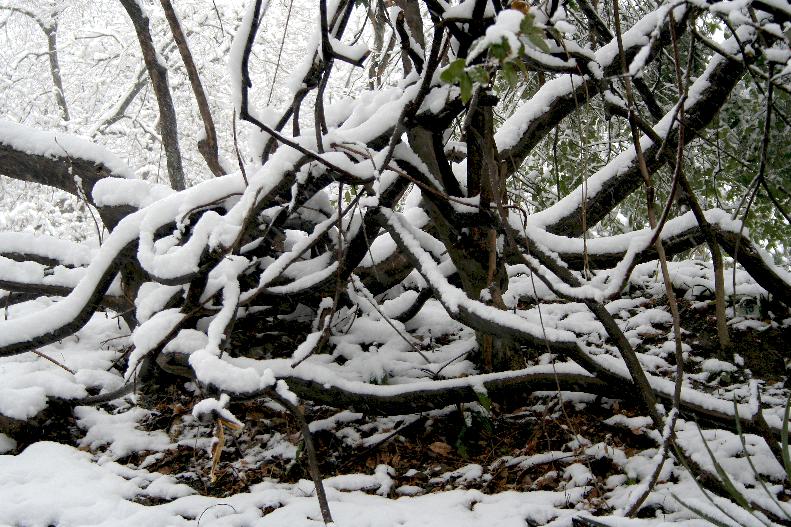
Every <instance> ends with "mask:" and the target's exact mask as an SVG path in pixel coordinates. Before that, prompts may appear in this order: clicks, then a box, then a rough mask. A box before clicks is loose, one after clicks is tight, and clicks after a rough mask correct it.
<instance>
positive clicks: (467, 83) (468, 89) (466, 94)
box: [459, 73, 472, 104]
mask: <svg viewBox="0 0 791 527" xmlns="http://www.w3.org/2000/svg"><path fill="white" fill-rule="evenodd" d="M459 88H460V89H461V101H462V102H463V103H465V104H466V103H467V101H469V100H470V99H471V98H472V79H471V78H470V76H469V75H467V74H466V73H463V74H462V75H461V76H460V77H459Z"/></svg>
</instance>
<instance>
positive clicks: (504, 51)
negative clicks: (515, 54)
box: [489, 39, 511, 62]
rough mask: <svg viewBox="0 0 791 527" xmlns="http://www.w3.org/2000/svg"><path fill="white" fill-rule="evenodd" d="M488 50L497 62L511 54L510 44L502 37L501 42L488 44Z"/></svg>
mask: <svg viewBox="0 0 791 527" xmlns="http://www.w3.org/2000/svg"><path fill="white" fill-rule="evenodd" d="M489 52H490V53H491V54H492V56H493V57H494V58H496V59H497V60H498V62H502V61H504V60H505V59H507V58H508V55H510V54H511V46H510V45H509V44H508V41H507V40H505V39H503V40H502V42H499V43H497V44H492V45H491V46H489Z"/></svg>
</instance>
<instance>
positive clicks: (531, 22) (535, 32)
mask: <svg viewBox="0 0 791 527" xmlns="http://www.w3.org/2000/svg"><path fill="white" fill-rule="evenodd" d="M519 30H520V31H521V32H522V34H523V35H525V36H526V37H527V39H528V40H529V41H530V43H531V44H533V45H534V46H535V47H537V48H538V49H540V50H541V51H543V52H544V53H549V46H547V42H546V40H544V31H543V30H542V29H541V28H540V27H536V19H535V18H534V17H533V15H530V14H528V15H525V17H524V18H523V19H522V22H521V23H520V24H519Z"/></svg>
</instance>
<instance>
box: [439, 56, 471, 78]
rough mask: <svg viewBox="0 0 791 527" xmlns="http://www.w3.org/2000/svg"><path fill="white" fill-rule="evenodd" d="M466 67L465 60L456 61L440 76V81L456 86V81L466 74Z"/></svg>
mask: <svg viewBox="0 0 791 527" xmlns="http://www.w3.org/2000/svg"><path fill="white" fill-rule="evenodd" d="M465 66H466V63H465V62H464V59H456V60H454V61H453V62H451V63H450V64H449V65H448V67H447V68H445V69H444V70H443V71H442V73H440V74H439V78H440V80H442V82H446V83H448V84H456V81H458V80H459V78H460V77H461V76H462V75H463V74H464V68H465Z"/></svg>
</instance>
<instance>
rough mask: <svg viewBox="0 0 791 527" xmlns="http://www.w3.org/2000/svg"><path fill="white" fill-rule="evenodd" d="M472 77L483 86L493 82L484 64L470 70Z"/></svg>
mask: <svg viewBox="0 0 791 527" xmlns="http://www.w3.org/2000/svg"><path fill="white" fill-rule="evenodd" d="M468 73H469V75H470V78H472V80H473V81H475V82H477V83H478V84H480V85H482V86H486V85H487V84H489V83H490V82H491V78H490V77H489V72H488V71H486V69H485V68H484V67H482V66H475V67H474V68H472V69H471V70H470V71H469V72H468Z"/></svg>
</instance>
